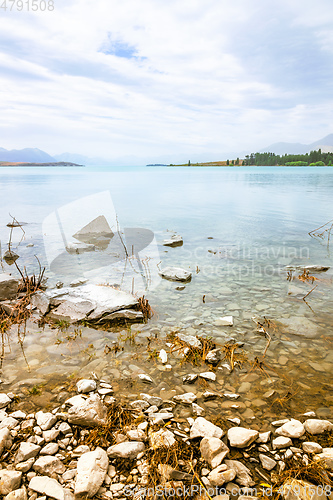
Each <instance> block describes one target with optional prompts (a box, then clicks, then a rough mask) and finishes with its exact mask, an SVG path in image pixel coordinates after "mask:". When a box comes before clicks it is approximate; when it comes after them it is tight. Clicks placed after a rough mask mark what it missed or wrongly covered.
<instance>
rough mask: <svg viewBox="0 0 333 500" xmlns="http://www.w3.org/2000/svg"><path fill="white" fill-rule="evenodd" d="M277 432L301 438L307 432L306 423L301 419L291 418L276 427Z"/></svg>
mask: <svg viewBox="0 0 333 500" xmlns="http://www.w3.org/2000/svg"><path fill="white" fill-rule="evenodd" d="M275 432H276V434H279V435H280V436H285V437H289V438H300V437H301V436H303V434H304V433H305V429H304V425H303V424H302V422H300V421H299V420H294V419H291V420H290V421H289V422H286V423H285V424H283V425H282V426H281V427H279V428H278V429H276V431H275Z"/></svg>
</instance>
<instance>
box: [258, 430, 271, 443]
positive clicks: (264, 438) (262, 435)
mask: <svg viewBox="0 0 333 500" xmlns="http://www.w3.org/2000/svg"><path fill="white" fill-rule="evenodd" d="M271 434H272V431H267V432H259V437H258V439H257V440H256V442H257V443H268V441H269V439H270V437H271Z"/></svg>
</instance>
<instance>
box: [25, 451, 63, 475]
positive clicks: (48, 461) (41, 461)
mask: <svg viewBox="0 0 333 500" xmlns="http://www.w3.org/2000/svg"><path fill="white" fill-rule="evenodd" d="M33 469H34V471H36V472H38V473H39V474H41V475H42V476H52V474H63V473H64V472H65V470H66V467H65V466H64V464H63V463H62V462H61V461H60V460H59V458H57V457H53V456H50V455H46V456H44V457H39V458H38V459H37V460H36V462H35V463H34V465H33Z"/></svg>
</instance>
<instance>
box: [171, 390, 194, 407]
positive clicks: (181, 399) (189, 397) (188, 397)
mask: <svg viewBox="0 0 333 500" xmlns="http://www.w3.org/2000/svg"><path fill="white" fill-rule="evenodd" d="M172 399H173V400H174V401H176V402H177V403H182V404H185V405H191V404H192V403H194V402H195V401H196V399H197V397H196V395H195V394H194V393H193V392H186V393H185V394H180V395H179V396H174V397H173V398H172Z"/></svg>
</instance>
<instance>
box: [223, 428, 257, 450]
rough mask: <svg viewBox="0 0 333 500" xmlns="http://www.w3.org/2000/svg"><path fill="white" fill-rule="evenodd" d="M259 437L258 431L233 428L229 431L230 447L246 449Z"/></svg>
mask: <svg viewBox="0 0 333 500" xmlns="http://www.w3.org/2000/svg"><path fill="white" fill-rule="evenodd" d="M258 436H259V432H258V431H255V430H252V429H246V428H245V427H231V428H230V429H229V430H228V439H229V442H230V446H233V447H234V448H245V447H246V446H249V445H250V444H251V443H253V441H255V440H256V439H257V438H258Z"/></svg>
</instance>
